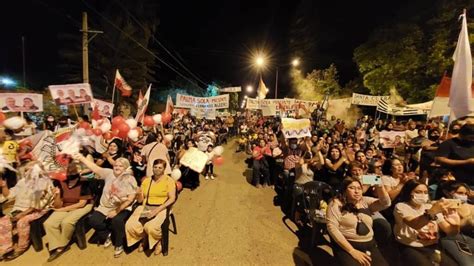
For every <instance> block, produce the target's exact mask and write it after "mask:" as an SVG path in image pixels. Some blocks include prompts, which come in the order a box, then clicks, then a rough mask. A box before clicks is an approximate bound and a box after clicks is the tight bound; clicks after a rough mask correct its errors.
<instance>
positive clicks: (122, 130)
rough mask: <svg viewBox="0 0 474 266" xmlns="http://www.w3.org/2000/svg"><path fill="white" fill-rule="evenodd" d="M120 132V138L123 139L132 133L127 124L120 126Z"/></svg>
mask: <svg viewBox="0 0 474 266" xmlns="http://www.w3.org/2000/svg"><path fill="white" fill-rule="evenodd" d="M118 130H119V133H118V136H119V137H120V138H121V139H125V138H127V137H128V132H129V131H130V127H129V126H128V125H127V124H125V123H123V124H121V125H119V127H118Z"/></svg>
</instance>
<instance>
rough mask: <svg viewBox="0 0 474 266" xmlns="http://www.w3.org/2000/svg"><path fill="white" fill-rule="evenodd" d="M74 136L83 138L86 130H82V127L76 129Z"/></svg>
mask: <svg viewBox="0 0 474 266" xmlns="http://www.w3.org/2000/svg"><path fill="white" fill-rule="evenodd" d="M76 135H78V136H84V135H86V130H85V129H83V128H82V127H80V128H78V129H77V130H76Z"/></svg>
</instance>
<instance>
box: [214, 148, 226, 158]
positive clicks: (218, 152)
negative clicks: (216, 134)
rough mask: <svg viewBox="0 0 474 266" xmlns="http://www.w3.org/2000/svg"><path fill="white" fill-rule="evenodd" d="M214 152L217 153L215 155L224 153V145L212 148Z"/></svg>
mask: <svg viewBox="0 0 474 266" xmlns="http://www.w3.org/2000/svg"><path fill="white" fill-rule="evenodd" d="M214 153H215V154H216V155H217V156H221V155H222V154H223V153H224V147H222V146H217V147H215V148H214Z"/></svg>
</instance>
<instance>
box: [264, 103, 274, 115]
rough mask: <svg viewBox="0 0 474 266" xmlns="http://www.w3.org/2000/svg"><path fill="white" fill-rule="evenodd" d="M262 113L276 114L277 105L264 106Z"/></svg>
mask: <svg viewBox="0 0 474 266" xmlns="http://www.w3.org/2000/svg"><path fill="white" fill-rule="evenodd" d="M262 115H263V116H275V115H276V106H275V105H268V106H262Z"/></svg>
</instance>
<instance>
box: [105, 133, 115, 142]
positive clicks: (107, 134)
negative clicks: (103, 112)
mask: <svg viewBox="0 0 474 266" xmlns="http://www.w3.org/2000/svg"><path fill="white" fill-rule="evenodd" d="M103 137H104V139H106V140H111V139H112V138H113V137H114V135H113V133H112V132H105V133H104V136H103Z"/></svg>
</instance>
